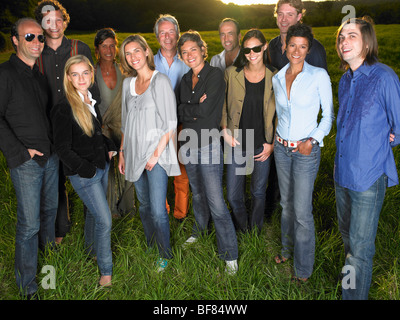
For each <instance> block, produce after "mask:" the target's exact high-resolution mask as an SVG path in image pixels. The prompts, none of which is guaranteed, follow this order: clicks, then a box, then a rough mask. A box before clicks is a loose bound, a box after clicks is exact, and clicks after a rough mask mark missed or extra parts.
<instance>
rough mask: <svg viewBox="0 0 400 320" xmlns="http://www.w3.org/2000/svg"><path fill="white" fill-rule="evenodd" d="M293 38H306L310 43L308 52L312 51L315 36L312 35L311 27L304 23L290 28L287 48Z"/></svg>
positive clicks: (287, 36)
mask: <svg viewBox="0 0 400 320" xmlns="http://www.w3.org/2000/svg"><path fill="white" fill-rule="evenodd" d="M291 37H302V38H306V39H307V41H308V51H310V50H311V47H312V43H313V40H314V35H313V33H312V29H311V27H309V26H307V25H305V24H303V23H296V24H295V25H293V26H290V27H289V29H288V32H287V35H286V46H287V45H288V44H289V41H290V38H291Z"/></svg>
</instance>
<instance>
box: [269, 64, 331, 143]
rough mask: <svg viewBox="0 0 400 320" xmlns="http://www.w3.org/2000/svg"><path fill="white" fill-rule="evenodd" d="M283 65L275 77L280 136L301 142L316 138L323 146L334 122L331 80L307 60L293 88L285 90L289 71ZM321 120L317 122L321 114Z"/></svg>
mask: <svg viewBox="0 0 400 320" xmlns="http://www.w3.org/2000/svg"><path fill="white" fill-rule="evenodd" d="M288 67H289V64H287V65H286V66H284V67H283V68H282V69H281V70H280V71H279V72H278V73H277V74H276V75H275V76H274V77H273V78H272V84H273V87H274V92H275V104H276V114H277V116H278V126H277V128H276V132H277V134H278V135H279V136H280V137H281V138H283V139H285V140H292V141H298V140H302V139H305V138H308V137H313V138H314V139H315V140H317V141H318V142H319V145H320V146H321V147H322V146H323V138H324V137H325V136H326V135H327V134H328V133H329V131H330V130H331V127H332V121H333V119H334V112H333V102H332V87H331V80H330V78H329V75H328V73H327V72H326V70H325V69H322V68H318V67H314V66H312V65H310V64H308V63H307V62H305V61H304V65H303V70H302V71H301V72H300V73H299V74H298V75H297V77H296V79H295V80H294V81H293V83H292V87H291V89H290V99H288V95H287V91H286V77H285V74H286V70H287V69H288ZM320 109H322V118H321V120H320V122H319V123H318V122H317V120H318V114H319V111H320Z"/></svg>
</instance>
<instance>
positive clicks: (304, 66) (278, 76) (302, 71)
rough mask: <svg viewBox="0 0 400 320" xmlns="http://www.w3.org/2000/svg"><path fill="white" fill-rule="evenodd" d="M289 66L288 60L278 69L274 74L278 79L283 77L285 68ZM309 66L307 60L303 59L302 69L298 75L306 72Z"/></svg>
mask: <svg viewBox="0 0 400 320" xmlns="http://www.w3.org/2000/svg"><path fill="white" fill-rule="evenodd" d="M289 66H290V62H289V63H287V64H286V65H285V66H284V67H283V68H282V69H281V70H279V72H278V73H277V74H276V77H277V78H278V79H279V80H282V79H284V78H285V74H286V70H287V69H288V68H289ZM309 68H310V65H309V64H308V63H307V61H305V60H304V64H303V70H301V72H300V73H299V75H300V74H303V73H307V72H308V71H309Z"/></svg>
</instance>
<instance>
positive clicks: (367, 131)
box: [334, 18, 400, 300]
mask: <svg viewBox="0 0 400 320" xmlns="http://www.w3.org/2000/svg"><path fill="white" fill-rule="evenodd" d="M336 50H337V53H338V55H339V58H340V61H341V67H342V68H343V69H345V70H347V71H346V73H345V74H344V75H343V76H342V78H341V79H340V82H339V90H338V91H339V94H338V95H339V111H338V115H337V134H336V156H335V169H334V177H335V191H336V207H337V216H338V221H339V230H340V232H341V234H342V239H343V242H344V249H345V256H346V260H345V264H346V266H347V267H351V268H352V269H351V270H352V271H353V276H355V287H351V286H349V287H348V288H345V287H344V286H343V288H342V289H343V290H342V297H343V299H345V300H348V299H368V293H369V288H370V284H371V277H372V259H373V256H374V253H375V237H376V233H377V228H378V220H379V214H380V211H381V208H382V204H383V201H384V198H385V190H386V188H387V187H390V186H394V185H397V184H398V183H399V179H398V174H397V169H396V163H395V159H394V155H393V151H392V148H393V147H395V146H397V145H398V144H399V143H400V108H399V105H400V82H399V78H398V76H397V75H396V73H395V72H394V71H393V70H392V69H391V68H389V67H388V66H386V65H384V64H382V63H379V62H378V42H377V40H376V35H375V30H374V26H373V24H372V22H370V21H369V18H363V19H349V20H348V21H346V22H344V23H343V24H342V25H341V26H340V28H339V30H338V33H337V38H336ZM348 270H350V269H348Z"/></svg>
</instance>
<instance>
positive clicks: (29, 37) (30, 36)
mask: <svg viewBox="0 0 400 320" xmlns="http://www.w3.org/2000/svg"><path fill="white" fill-rule="evenodd" d="M24 38H25V40H26V41H28V42H31V41H33V39H35V38H36V35H35V34H33V33H27V34H26V35H25V36H24ZM37 39H38V40H39V42H41V43H43V42H44V40H45V38H44V35H42V34H39V35H38V36H37Z"/></svg>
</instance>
